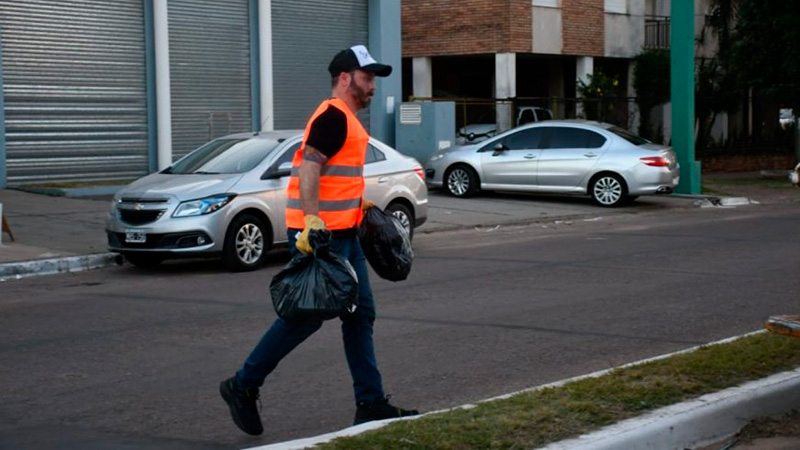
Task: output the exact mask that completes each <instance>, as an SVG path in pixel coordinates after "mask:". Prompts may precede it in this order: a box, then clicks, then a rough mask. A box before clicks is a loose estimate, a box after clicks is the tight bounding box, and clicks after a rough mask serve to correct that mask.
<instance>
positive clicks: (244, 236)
mask: <svg viewBox="0 0 800 450" xmlns="http://www.w3.org/2000/svg"><path fill="white" fill-rule="evenodd" d="M263 252H264V235H263V234H262V233H261V230H260V229H259V228H258V226H256V225H255V224H252V223H247V224H245V225H244V226H242V227H241V228H239V231H238V232H237V233H236V255H237V256H238V257H239V259H240V260H241V261H242V262H243V263H245V264H253V263H255V262H256V261H258V259H259V258H260V257H261V253H263Z"/></svg>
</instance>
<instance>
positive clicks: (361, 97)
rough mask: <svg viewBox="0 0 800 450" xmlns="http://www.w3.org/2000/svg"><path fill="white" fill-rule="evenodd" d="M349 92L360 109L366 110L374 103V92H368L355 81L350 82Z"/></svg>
mask: <svg viewBox="0 0 800 450" xmlns="http://www.w3.org/2000/svg"><path fill="white" fill-rule="evenodd" d="M347 92H348V93H349V94H350V95H351V96H352V97H353V99H354V100H355V102H356V104H357V106H358V107H359V109H364V108H366V107H367V106H369V104H370V102H371V101H372V96H373V95H374V93H375V92H374V91H370V92H367V91H366V90H365V89H363V88H362V87H361V86H359V85H358V84H356V81H355V80H354V79H351V80H350V86H348V87H347Z"/></svg>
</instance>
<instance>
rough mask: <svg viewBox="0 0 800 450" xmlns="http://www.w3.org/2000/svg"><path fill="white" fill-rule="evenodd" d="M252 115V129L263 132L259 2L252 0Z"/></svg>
mask: <svg viewBox="0 0 800 450" xmlns="http://www.w3.org/2000/svg"><path fill="white" fill-rule="evenodd" d="M248 12H249V14H250V114H251V117H252V120H251V122H252V124H251V128H252V129H253V131H261V73H260V67H261V62H260V53H261V48H260V43H259V41H258V27H259V24H258V0H250V5H249V7H248Z"/></svg>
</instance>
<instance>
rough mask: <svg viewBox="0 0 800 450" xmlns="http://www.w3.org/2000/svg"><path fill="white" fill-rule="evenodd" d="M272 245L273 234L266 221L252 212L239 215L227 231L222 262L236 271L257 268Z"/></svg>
mask: <svg viewBox="0 0 800 450" xmlns="http://www.w3.org/2000/svg"><path fill="white" fill-rule="evenodd" d="M271 246H272V235H271V233H270V232H269V228H268V227H267V225H266V224H264V221H263V220H261V219H260V218H258V217H256V216H254V215H251V214H242V215H240V216H237V217H236V218H235V219H233V221H232V222H231V224H230V225H229V226H228V231H227V233H225V245H224V247H223V250H222V262H223V264H225V266H226V267H227V268H228V269H230V270H232V271H234V272H244V271H248V270H255V269H257V268H258V267H259V266H260V265H261V264H262V263H263V262H264V259H265V257H266V254H267V251H268V250H269V249H270V247H271Z"/></svg>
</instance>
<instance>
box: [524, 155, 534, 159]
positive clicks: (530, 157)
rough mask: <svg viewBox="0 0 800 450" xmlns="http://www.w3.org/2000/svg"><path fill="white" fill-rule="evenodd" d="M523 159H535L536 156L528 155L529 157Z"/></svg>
mask: <svg viewBox="0 0 800 450" xmlns="http://www.w3.org/2000/svg"><path fill="white" fill-rule="evenodd" d="M523 158H525V159H535V158H536V155H531V154H527V155H525V156H523Z"/></svg>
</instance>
